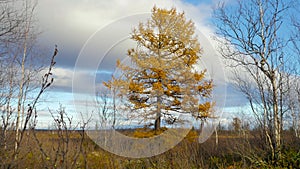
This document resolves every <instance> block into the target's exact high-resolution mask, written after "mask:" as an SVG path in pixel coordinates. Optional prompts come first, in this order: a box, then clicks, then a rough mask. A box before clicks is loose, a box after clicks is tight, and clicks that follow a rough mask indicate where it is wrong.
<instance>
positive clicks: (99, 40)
mask: <svg viewBox="0 0 300 169" xmlns="http://www.w3.org/2000/svg"><path fill="white" fill-rule="evenodd" d="M226 2H229V1H226ZM216 3H217V0H109V1H108V0H42V1H39V3H38V6H37V11H36V14H37V19H38V20H39V24H40V25H39V26H40V29H41V30H42V34H41V35H40V36H39V39H38V42H39V44H41V45H42V46H43V47H44V48H45V49H46V51H49V53H52V51H53V49H54V46H55V45H57V46H58V50H59V54H58V56H57V58H56V62H57V65H56V67H55V69H54V72H53V74H54V78H55V82H54V85H53V86H52V88H51V89H50V90H49V91H48V92H47V93H46V96H44V97H43V100H44V101H46V102H47V104H45V105H40V107H41V113H40V116H41V117H42V118H41V120H40V125H42V126H43V127H47V126H49V125H51V120H49V118H51V116H50V114H49V111H48V108H50V109H52V110H55V109H58V107H59V105H60V104H61V105H62V106H63V107H65V108H66V111H67V112H73V113H74V112H76V111H77V114H76V113H75V114H72V115H74V116H78V113H79V112H83V111H85V110H84V109H82V107H84V105H87V104H89V102H90V99H91V98H90V96H89V95H87V93H90V94H91V93H94V92H95V90H98V89H99V88H100V87H101V81H103V80H107V79H109V78H110V77H111V75H112V72H113V71H114V65H115V61H116V59H121V60H122V59H123V60H124V61H126V57H125V54H124V53H125V52H126V50H127V49H128V47H130V46H132V45H134V44H133V43H132V42H131V41H130V40H129V38H128V37H129V35H130V32H131V30H132V29H133V28H134V26H136V25H137V24H138V23H139V22H143V21H145V20H146V19H147V18H149V16H150V12H151V9H152V7H153V6H154V5H156V6H157V7H160V8H168V9H169V8H171V7H176V9H177V10H178V11H184V12H185V14H186V17H187V18H188V19H192V21H193V22H195V25H196V28H197V32H198V36H199V41H200V44H201V45H202V47H203V50H204V53H203V57H202V59H203V60H202V63H201V66H203V67H205V68H206V69H208V70H209V75H210V77H211V78H213V79H214V81H215V83H216V85H217V86H218V87H217V88H216V90H215V91H214V92H215V93H214V94H215V97H216V99H219V100H220V101H218V102H220V107H222V106H223V107H224V114H223V116H224V118H223V120H225V121H231V120H232V118H233V117H234V116H235V114H233V113H232V112H237V111H240V110H241V108H243V107H244V106H245V105H246V100H245V99H244V97H243V96H242V95H241V94H240V93H238V92H237V91H235V90H234V89H233V87H232V86H228V85H227V84H226V83H225V81H226V72H225V68H224V67H223V65H222V61H221V60H220V58H218V56H217V55H216V53H215V44H214V42H213V41H212V39H211V38H212V35H213V32H214V28H213V26H212V25H211V24H210V19H211V13H212V7H213V6H214V5H215V4H216ZM201 42H202V43H201ZM74 98H75V101H74ZM79 102H80V104H79ZM74 103H76V104H75V105H81V108H79V109H78V108H76V106H74Z"/></svg>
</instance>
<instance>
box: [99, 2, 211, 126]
mask: <svg viewBox="0 0 300 169" xmlns="http://www.w3.org/2000/svg"><path fill="white" fill-rule="evenodd" d="M131 39H132V40H134V41H136V42H137V46H136V48H133V49H129V50H128V53H127V56H128V57H129V58H130V60H131V65H126V64H123V63H121V62H120V61H117V69H119V70H120V72H121V75H120V76H119V77H113V79H112V80H111V81H109V82H105V83H104V85H105V86H107V87H108V88H110V89H116V88H118V91H119V96H121V97H122V98H124V96H125V98H126V99H127V100H128V104H127V106H128V107H129V108H130V112H131V113H136V114H138V117H140V118H143V119H145V121H149V120H154V129H155V130H157V129H159V128H160V127H161V123H163V120H164V123H165V124H173V123H176V122H180V118H178V117H179V115H180V114H183V113H184V114H191V115H192V116H193V117H195V118H197V119H206V118H208V117H210V114H211V111H212V107H213V106H212V102H211V92H212V89H213V84H212V80H207V78H206V71H199V69H198V68H197V66H199V64H198V63H199V59H200V54H201V47H200V44H199V42H198V40H197V36H196V35H195V26H194V23H193V22H192V21H191V20H186V18H185V15H184V13H178V12H177V11H176V9H175V8H172V9H170V10H167V9H160V8H157V7H153V9H152V15H151V19H149V20H148V21H147V22H145V23H140V24H139V26H138V27H137V28H135V29H134V30H133V32H132V36H131Z"/></svg>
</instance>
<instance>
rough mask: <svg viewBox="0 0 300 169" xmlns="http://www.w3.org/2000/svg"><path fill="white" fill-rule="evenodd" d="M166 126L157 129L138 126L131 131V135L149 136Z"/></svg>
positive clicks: (162, 130)
mask: <svg viewBox="0 0 300 169" xmlns="http://www.w3.org/2000/svg"><path fill="white" fill-rule="evenodd" d="M166 130H167V128H166V127H161V128H160V129H159V130H154V129H149V128H138V129H135V131H134V132H133V137H136V138H150V137H154V136H156V135H160V134H161V133H163V132H164V131H166Z"/></svg>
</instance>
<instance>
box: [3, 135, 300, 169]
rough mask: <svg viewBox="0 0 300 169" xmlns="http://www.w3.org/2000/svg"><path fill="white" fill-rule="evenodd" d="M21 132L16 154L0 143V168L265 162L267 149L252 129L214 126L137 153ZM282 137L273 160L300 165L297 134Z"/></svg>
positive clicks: (240, 165) (249, 164)
mask: <svg viewBox="0 0 300 169" xmlns="http://www.w3.org/2000/svg"><path fill="white" fill-rule="evenodd" d="M26 132H27V134H26V135H25V136H24V141H23V142H22V145H21V148H20V154H19V155H18V157H17V159H16V160H14V159H10V158H8V157H10V155H9V154H10V153H12V152H10V151H5V150H3V146H1V148H2V150H1V153H0V162H1V167H2V168H8V166H9V167H11V168H107V169H115V168H120V169H122V168H128V169H135V168H136V169H139V168H157V169H158V168H159V169H161V168H170V169H174V168H175V169H176V168H178V169H179V168H271V162H270V161H269V159H268V158H269V156H270V154H269V152H268V150H267V149H266V148H265V147H264V146H263V145H264V144H263V140H262V139H261V138H260V137H259V133H258V132H255V131H250V132H244V133H243V132H239V133H238V132H233V131H219V132H218V139H216V135H215V134H214V135H213V136H212V137H211V138H209V139H208V140H207V141H206V142H205V143H202V144H199V143H198V142H197V132H196V131H191V132H190V133H189V135H188V136H187V137H186V138H185V139H184V140H183V141H182V142H180V143H179V144H178V145H177V146H175V147H174V148H173V149H171V150H169V151H167V152H165V153H163V154H161V155H158V156H154V157H151V158H143V159H130V158H125V157H119V156H117V155H113V154H111V153H109V152H106V151H104V150H102V149H101V148H99V146H97V145H96V144H95V143H94V142H93V141H92V140H90V139H89V138H88V137H87V135H86V134H83V133H82V132H81V131H64V132H62V131H57V130H54V131H47V130H43V131H42V130H38V131H26ZM121 132H122V133H124V134H126V135H129V136H133V135H134V136H136V137H138V136H140V137H144V136H143V135H145V133H144V131H142V130H137V131H133V130H122V131H121ZM148 132H149V131H148ZM10 134H13V133H10ZM283 141H284V143H285V147H284V148H283V156H284V158H283V161H280V162H278V164H279V166H281V167H280V168H298V167H300V151H299V148H300V139H299V138H296V137H294V136H293V133H292V132H289V131H286V132H285V135H284V140H283ZM12 142H13V140H11V143H12ZM9 145H10V144H9ZM9 145H8V146H9ZM10 146H13V144H11V145H10ZM9 149H12V148H11V147H6V150H9ZM12 150H13V149H12Z"/></svg>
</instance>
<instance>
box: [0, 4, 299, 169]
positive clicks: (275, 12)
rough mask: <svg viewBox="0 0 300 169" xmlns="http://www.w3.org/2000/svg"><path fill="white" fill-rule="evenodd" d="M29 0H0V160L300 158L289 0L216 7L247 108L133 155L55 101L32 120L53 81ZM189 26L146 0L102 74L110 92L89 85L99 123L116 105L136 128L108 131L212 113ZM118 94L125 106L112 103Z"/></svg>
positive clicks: (14, 163) (231, 164)
mask: <svg viewBox="0 0 300 169" xmlns="http://www.w3.org/2000/svg"><path fill="white" fill-rule="evenodd" d="M16 4H18V5H16ZM36 5H37V4H36V2H35V1H30V0H26V1H21V0H2V1H0V8H1V11H0V23H1V24H0V27H1V29H0V49H1V50H0V68H1V69H0V111H1V112H0V113H1V121H0V167H1V168H112V169H115V168H300V151H299V150H300V138H299V137H300V135H299V132H300V119H299V118H300V106H299V105H300V85H299V84H300V83H299V82H300V76H299V74H300V73H299V65H300V59H299V55H300V50H299V49H300V47H299V42H300V36H299V31H300V23H299V19H297V16H295V15H293V14H297V12H300V11H299V9H300V8H299V3H298V2H297V1H293V0H291V1H283V0H272V1H271V0H249V1H238V2H237V3H230V4H226V5H225V4H222V3H220V4H219V6H217V7H216V9H215V10H214V15H213V19H214V21H215V25H216V29H217V30H216V31H217V35H216V40H217V42H218V43H219V44H220V46H219V51H220V54H221V56H222V57H223V58H224V59H225V62H226V63H227V66H228V68H229V69H231V70H232V72H233V73H232V74H233V77H232V79H231V81H230V82H231V83H232V84H235V85H236V87H237V89H239V90H240V91H241V92H242V93H243V94H244V95H245V96H246V98H247V99H248V101H249V105H250V108H251V111H250V112H246V113H245V112H244V113H242V112H241V113H238V114H236V116H235V117H234V118H233V119H232V121H231V123H230V124H229V125H228V126H226V125H225V124H223V123H222V121H221V122H220V124H219V125H218V126H217V128H216V134H215V135H213V136H212V137H210V138H209V139H208V140H207V141H206V142H204V143H202V144H200V143H198V140H197V136H198V133H199V132H201V127H200V128H199V129H192V130H191V131H190V132H189V133H188V135H187V136H186V137H185V138H184V139H183V140H182V141H181V142H180V143H179V144H178V145H177V146H175V147H174V148H173V149H171V150H169V151H167V152H165V153H163V154H160V155H157V156H153V157H149V158H141V159H130V158H126V157H119V156H116V155H113V154H111V153H109V152H106V151H105V150H103V149H101V147H99V146H98V145H96V144H95V143H94V142H93V141H92V140H91V139H90V138H89V137H88V136H87V135H86V133H85V130H86V129H87V125H88V123H89V121H84V120H82V121H81V122H80V123H75V122H74V120H73V117H72V116H70V112H66V111H65V108H64V107H63V105H61V106H60V108H59V109H58V110H53V109H51V107H50V108H49V115H50V116H51V117H52V121H53V126H51V129H49V130H39V129H37V128H36V127H37V125H38V118H39V109H38V104H37V103H41V97H42V96H43V94H44V93H45V91H46V90H48V89H49V87H50V86H51V85H52V84H53V83H55V79H54V78H53V77H54V76H53V74H52V72H53V69H54V67H55V66H56V62H55V58H56V57H61V56H60V55H59V50H58V48H57V47H55V48H54V52H53V54H48V53H42V52H40V51H42V50H41V49H39V48H38V46H37V44H36V38H37V36H38V35H39V32H38V31H37V30H38V29H37V28H36V26H37V25H38V22H37V21H36V19H35V12H34V11H35V8H36ZM297 7H298V8H297ZM194 31H195V26H194V24H193V22H192V21H190V20H186V18H185V15H184V13H180V12H177V10H176V9H175V8H172V9H160V8H157V7H154V8H153V10H152V15H151V18H150V19H149V20H148V21H146V22H142V23H140V24H139V25H138V26H137V27H136V28H135V29H134V30H133V32H132V34H131V38H132V40H134V41H135V42H137V46H136V47H135V48H133V49H129V50H128V52H127V56H128V57H129V58H130V59H131V61H132V65H126V64H124V63H121V62H120V61H118V62H117V69H119V70H120V72H122V73H121V75H120V76H118V77H112V79H111V80H110V81H107V82H105V83H104V84H105V86H106V87H107V89H108V90H110V91H111V92H110V93H112V94H107V93H99V97H98V98H99V100H98V108H99V109H98V111H99V112H95V114H97V115H99V116H101V118H100V119H101V124H100V125H104V123H105V122H106V121H107V119H108V118H111V119H112V128H117V123H116V118H117V116H118V115H119V114H120V113H121V114H122V112H123V111H127V112H130V118H138V119H142V120H141V122H144V123H145V127H144V128H138V129H122V128H117V131H118V132H120V133H122V134H124V135H127V136H130V137H137V138H147V137H154V136H156V135H158V134H160V133H162V132H164V131H165V130H167V128H166V126H165V124H168V125H173V124H176V123H183V122H184V121H182V120H181V119H180V118H179V117H180V116H178V115H179V114H187V115H190V116H191V117H193V118H194V119H196V120H200V121H201V122H202V123H201V124H202V125H204V122H205V120H208V119H209V118H214V117H217V112H214V109H213V106H214V102H213V100H212V98H211V92H212V90H213V87H214V86H213V81H212V80H211V79H209V78H208V77H207V74H206V71H205V70H199V69H196V68H195V67H196V65H197V64H198V61H199V59H201V57H205V56H202V55H201V51H202V50H205V49H201V44H199V43H198V41H197V37H196V36H195V34H194ZM285 31H289V32H290V33H289V34H285V33H284V32H285ZM47 56H49V58H47V59H45V57H47ZM43 60H47V61H49V62H48V63H47V62H46V63H44V62H43ZM242 72H243V73H242ZM70 76H71V75H70ZM121 99H124V101H125V102H124V103H126V104H125V105H126V106H122V107H117V106H116V105H117V104H116V100H117V101H119V100H121ZM245 116H249V118H248V117H245ZM250 117H254V118H253V119H254V120H252V121H250V119H252V118H250Z"/></svg>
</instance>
